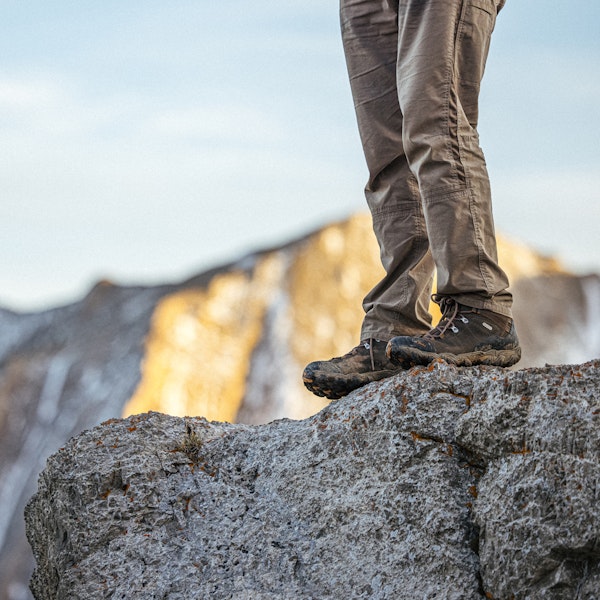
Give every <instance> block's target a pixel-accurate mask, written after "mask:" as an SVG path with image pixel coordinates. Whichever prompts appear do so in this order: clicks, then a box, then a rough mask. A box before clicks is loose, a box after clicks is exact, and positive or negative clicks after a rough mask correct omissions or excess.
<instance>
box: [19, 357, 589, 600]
mask: <svg viewBox="0 0 600 600" xmlns="http://www.w3.org/2000/svg"><path fill="white" fill-rule="evenodd" d="M599 414H600V361H594V362H590V363H586V364H583V365H580V366H559V367H544V368H532V369H526V370H522V371H508V370H502V369H498V368H493V367H473V368H457V367H453V366H449V365H447V364H445V363H442V362H440V363H436V364H434V365H433V366H431V367H430V368H427V369H424V368H415V369H412V370H411V371H408V372H405V373H402V374H399V375H398V376H395V377H393V378H390V379H388V380H385V381H382V382H378V383H374V384H371V385H369V386H367V387H365V388H362V389H360V390H357V391H356V392H354V393H352V394H351V395H349V396H348V397H346V398H343V399H342V400H339V401H336V402H333V403H331V404H330V405H329V406H327V407H326V408H324V409H323V410H322V411H321V412H320V413H318V414H316V415H314V416H312V417H310V418H307V419H305V420H302V421H290V420H280V421H275V422H272V423H270V424H267V425H258V426H250V425H232V424H224V423H216V422H212V423H211V422H207V421H206V420H204V419H201V418H178V417H173V416H166V415H163V414H159V413H146V414H142V415H138V416H132V417H129V418H128V419H121V420H111V421H108V422H105V423H103V424H102V425H100V426H98V427H95V428H94V429H91V430H87V431H85V432H83V433H82V434H81V435H80V436H78V437H76V438H74V439H73V440H71V441H70V442H69V443H68V444H67V445H66V446H65V447H64V448H62V449H61V450H59V451H58V452H57V453H56V454H54V455H53V456H52V457H51V458H50V459H49V461H48V463H47V466H46V469H45V470H44V471H43V473H42V475H41V476H40V479H39V489H38V492H37V493H36V495H35V496H34V497H33V499H32V500H31V502H30V503H29V505H28V507H27V511H26V520H27V532H28V537H29V540H30V542H31V545H32V547H33V550H34V554H35V557H36V560H37V568H36V570H35V573H34V576H33V578H32V582H31V587H32V590H33V592H34V595H35V597H36V598H37V599H39V600H45V599H50V598H52V599H55V598H69V599H94V598H106V597H110V598H113V599H125V598H127V599H129V598H140V599H146V598H147V599H150V598H165V599H169V600H175V599H183V598H214V599H221V598H236V599H237V598H248V599H254V598H257V599H258V598H264V599H267V598H268V599H278V598H280V599H292V598H294V599H303V598H306V599H308V598H320V599H321V598H324V599H325V598H331V599H338V598H348V599H352V598H379V599H388V598H393V599H394V600H396V599H398V600H402V599H409V598H410V599H411V600H412V599H415V598H417V599H427V600H429V599H431V598H440V599H444V600H450V599H457V600H458V599H460V600H468V599H483V598H495V599H496V600H500V599H505V600H508V599H510V598H514V599H515V600H518V599H537V598H540V599H542V598H544V599H545V598H556V599H558V598H561V599H567V598H569V599H570V598H578V599H586V600H592V599H597V598H598V597H600V564H599V562H600V545H599V540H600V508H599V506H600V503H599V497H600V487H599V482H600V477H599V475H600V471H599V468H600V467H599V464H598V455H599V452H600V451H599V449H600V444H599V443H598V442H599V437H600V428H599V419H600V417H599V416H598V415H599Z"/></svg>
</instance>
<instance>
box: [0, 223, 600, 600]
mask: <svg viewBox="0 0 600 600" xmlns="http://www.w3.org/2000/svg"><path fill="white" fill-rule="evenodd" d="M499 252H500V260H501V262H502V264H503V266H504V267H505V269H506V270H507V271H508V273H509V275H510V277H511V281H512V284H513V291H514V295H515V306H514V311H515V320H516V322H517V328H518V331H519V336H520V338H521V343H522V346H523V359H522V361H521V363H519V365H518V367H519V368H523V367H532V366H542V365H544V364H545V363H551V364H564V363H580V362H584V361H586V360H589V359H592V358H594V357H597V356H600V318H599V317H598V311H597V309H596V307H597V306H598V298H599V297H600V278H599V277H598V276H597V275H589V276H585V277H582V276H578V275H574V274H571V273H568V272H567V271H566V270H565V269H564V268H562V267H561V266H560V265H559V264H558V263H557V261H555V260H553V259H551V258H547V257H543V256H539V255H538V254H536V253H535V252H533V251H532V250H531V249H529V248H527V247H525V246H523V245H521V244H517V243H514V242H510V241H506V240H500V244H499ZM380 274H381V266H380V264H379V258H378V249H377V245H376V242H375V240H374V238H373V235H372V232H371V225H370V220H369V217H368V216H367V215H363V214H360V215H355V216H352V217H350V218H349V219H347V220H345V221H343V222H340V223H334V224H331V225H329V226H327V227H324V228H322V229H320V230H318V231H315V232H313V233H311V234H309V235H307V236H305V237H302V238H301V239H298V240H293V241H291V242H290V243H289V244H286V245H285V246H282V247H278V248H273V249H268V250H264V251H260V252H256V253H253V254H250V255H248V256H245V257H242V258H241V259H240V260H239V261H236V262H234V263H230V264H226V265H222V266H220V267H217V268H215V269H212V270H210V271H207V272H204V273H201V274H199V275H198V276H195V277H192V278H191V279H188V280H186V281H183V282H180V283H169V284H165V285H161V286H154V287H143V286H132V287H126V286H120V285H115V284H113V283H110V282H108V281H104V282H100V283H98V284H97V285H96V286H95V287H94V288H93V289H92V290H91V291H90V292H89V294H87V295H86V297H85V298H83V299H81V300H79V301H77V302H74V303H73V304H70V305H67V306H62V307H57V308H53V309H50V310H47V311H42V312H39V313H30V314H18V313H15V312H11V311H7V310H0V331H2V336H0V449H1V452H0V506H2V511H1V512H0V582H1V583H0V600H21V599H26V598H29V597H30V596H29V592H28V591H27V589H26V582H27V580H28V577H29V574H30V572H31V568H32V559H31V552H30V549H29V547H28V545H27V542H26V540H25V534H24V526H23V519H22V514H23V508H24V506H25V503H26V501H27V499H28V498H29V497H30V496H31V495H32V494H33V492H34V491H35V487H36V480H37V476H38V474H39V472H40V471H41V470H42V468H43V466H44V463H45V461H46V459H47V457H48V456H50V455H51V454H52V453H54V452H56V450H57V449H58V448H60V447H61V446H63V445H64V444H65V443H66V442H67V440H68V439H69V438H71V437H72V436H75V435H77V434H79V433H81V432H82V431H83V430H84V429H87V428H89V427H93V426H95V425H97V424H98V423H101V422H103V421H105V420H107V419H110V418H119V417H121V416H127V415H131V414H136V413H142V412H146V411H149V410H153V411H157V412H161V413H166V414H170V415H175V416H183V415H197V416H203V417H206V418H207V419H209V420H216V421H232V422H238V423H248V424H256V423H266V422H268V421H271V420H273V419H276V418H282V417H289V418H293V419H301V418H305V417H308V416H309V415H313V414H315V413H317V412H318V411H319V410H320V409H322V408H323V407H324V406H325V403H324V402H323V401H322V400H320V399H318V398H316V397H314V396H312V395H311V394H309V393H308V392H307V391H306V390H305V389H304V387H303V386H302V383H301V380H300V372H301V370H302V367H303V366H304V364H306V363H307V362H309V361H311V360H315V359H318V358H328V357H330V356H334V355H339V354H342V353H344V352H346V351H347V350H348V349H349V348H351V347H352V346H354V345H355V344H356V343H357V341H358V332H359V326H360V321H361V307H360V301H361V299H362V297H363V295H364V294H365V293H366V291H367V290H368V289H370V287H371V286H372V285H373V284H374V283H375V282H376V281H377V280H378V279H379V277H380Z"/></svg>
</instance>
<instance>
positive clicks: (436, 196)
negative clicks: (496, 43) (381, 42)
mask: <svg viewBox="0 0 600 600" xmlns="http://www.w3.org/2000/svg"><path fill="white" fill-rule="evenodd" d="M500 4H501V0H399V8H398V11H399V15H398V29H399V35H398V60H397V85H398V98H399V104H400V109H401V112H402V114H403V115H404V123H403V146H404V149H405V152H406V156H407V159H408V163H409V165H410V168H411V170H412V172H413V173H414V174H415V175H416V177H417V180H418V183H419V189H420V192H421V197H422V202H423V210H424V214H425V222H426V225H427V233H428V238H429V244H430V248H431V251H432V254H433V258H434V261H435V265H436V268H437V276H438V282H437V284H438V293H440V294H443V295H450V296H453V297H454V298H455V299H456V300H458V301H459V302H461V303H463V304H466V305H468V306H473V307H477V308H485V309H489V310H493V311H495V312H498V313H501V314H505V315H509V316H510V314H511V305H512V296H511V294H510V293H509V292H508V291H507V287H508V279H507V277H506V275H505V273H504V272H503V271H502V269H501V268H500V267H499V265H498V258H497V251H496V238H495V231H494V223H493V217H492V204H491V191H490V184H489V178H488V173H487V168H486V164H485V159H484V156H483V152H482V150H481V147H480V145H479V136H478V133H477V117H478V114H477V113H478V97H479V85H480V82H481V78H482V77H483V71H484V67H485V62H486V58H487V53H488V49H489V42H490V37H491V34H492V30H493V28H494V25H495V20H496V14H497V11H498V10H499V8H500Z"/></svg>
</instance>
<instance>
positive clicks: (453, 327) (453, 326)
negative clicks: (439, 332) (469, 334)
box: [450, 325, 458, 333]
mask: <svg viewBox="0 0 600 600" xmlns="http://www.w3.org/2000/svg"><path fill="white" fill-rule="evenodd" d="M450 329H452V331H453V333H458V327H456V326H455V325H452V327H451V328H450Z"/></svg>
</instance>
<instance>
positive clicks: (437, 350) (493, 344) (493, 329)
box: [302, 297, 521, 399]
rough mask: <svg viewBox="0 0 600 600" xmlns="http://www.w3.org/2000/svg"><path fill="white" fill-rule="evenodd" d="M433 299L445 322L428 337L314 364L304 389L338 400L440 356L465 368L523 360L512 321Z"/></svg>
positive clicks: (373, 345)
mask: <svg viewBox="0 0 600 600" xmlns="http://www.w3.org/2000/svg"><path fill="white" fill-rule="evenodd" d="M434 300H436V302H438V304H439V305H440V308H441V310H442V318H441V320H440V322H439V324H438V325H437V326H436V327H434V328H433V329H432V330H431V331H429V332H428V333H426V334H424V335H421V336H416V337H411V336H398V337H395V338H392V339H391V340H390V341H389V342H385V341H380V340H377V339H369V340H363V341H362V342H361V343H360V344H359V345H358V346H356V347H355V348H353V349H352V350H351V351H350V352H348V354H345V355H344V356H340V357H337V358H332V359H331V360H325V361H316V362H312V363H310V364H309V365H308V366H307V367H306V368H305V369H304V373H303V374H302V379H303V381H304V385H305V386H306V387H307V388H308V389H309V390H310V391H311V392H313V394H316V395H317V396H324V397H326V398H330V399H336V398H341V397H342V396H345V395H347V394H349V393H350V392H351V391H352V390H355V389H357V388H359V387H362V386H363V385H366V384H367V383H370V382H372V381H378V380H380V379H384V378H386V377H390V376H392V375H395V374H396V373H398V372H399V371H401V370H403V369H408V368H410V367H412V366H415V365H427V364H429V363H430V362H431V361H433V360H434V359H436V358H441V359H443V360H445V361H446V362H448V363H451V364H454V365H457V366H466V367H469V366H472V365H493V366H498V367H510V366H511V365H514V364H515V363H517V362H518V361H519V360H520V358H521V348H520V346H519V340H518V338H517V334H516V331H515V326H514V323H513V321H512V319H511V318H509V317H505V316H503V315H499V314H497V313H494V312H491V311H488V310H482V309H477V308H471V307H468V306H464V305H462V304H459V303H458V302H456V301H455V300H454V299H452V298H447V297H444V298H434Z"/></svg>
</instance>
